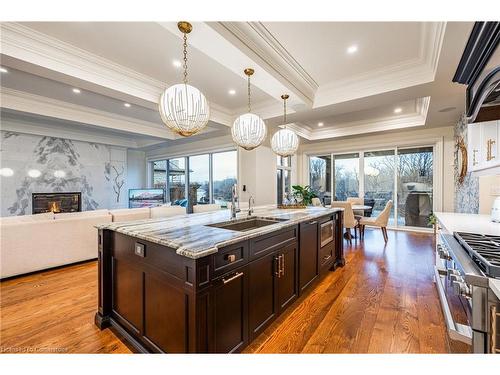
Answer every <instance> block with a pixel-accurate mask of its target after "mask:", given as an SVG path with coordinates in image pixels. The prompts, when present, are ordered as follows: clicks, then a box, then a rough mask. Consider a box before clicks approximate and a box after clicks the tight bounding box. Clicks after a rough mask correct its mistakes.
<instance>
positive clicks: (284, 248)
mask: <svg viewBox="0 0 500 375" xmlns="http://www.w3.org/2000/svg"><path fill="white" fill-rule="evenodd" d="M342 220H343V215H342V210H340V209H337V208H333V209H331V208H321V207H320V208H307V209H295V210H290V209H286V210H283V209H265V210H256V211H255V212H254V214H253V215H252V216H250V217H249V216H248V215H247V213H246V212H241V213H239V214H238V215H237V217H236V219H232V220H231V219H230V212H229V211H227V210H221V211H216V212H210V213H202V214H191V215H183V216H175V217H170V218H164V219H149V220H141V221H134V222H125V223H111V224H105V225H101V226H99V227H98V229H99V236H98V249H99V251H98V259H99V267H98V278H99V293H98V311H97V313H96V317H95V322H96V324H97V326H98V327H100V328H101V329H105V328H107V327H109V326H113V327H114V328H115V329H116V330H117V331H118V332H119V333H120V334H121V336H122V337H123V338H124V339H125V340H127V341H128V342H129V343H130V344H131V345H132V346H134V347H135V348H136V350H138V351H140V352H160V353H162V352H163V353H231V352H239V351H241V350H242V349H243V348H244V347H246V346H247V345H248V344H249V343H250V342H251V341H252V340H253V339H255V338H256V337H257V336H258V335H259V334H260V333H262V332H263V331H264V330H265V328H267V327H268V326H269V325H270V324H271V323H272V322H273V321H274V320H275V319H276V318H277V317H278V316H279V315H280V314H281V313H282V312H283V311H284V310H285V309H286V308H287V307H289V306H290V305H291V304H292V303H293V302H294V301H295V300H296V299H297V298H298V297H299V296H300V294H301V293H303V292H304V291H306V290H307V289H308V288H311V287H312V286H313V285H314V284H315V281H316V280H318V279H319V278H320V277H321V276H322V275H324V274H326V273H327V272H328V271H329V270H334V269H335V268H336V267H338V266H343V265H344V263H345V261H344V256H343V241H342V233H343V225H342Z"/></svg>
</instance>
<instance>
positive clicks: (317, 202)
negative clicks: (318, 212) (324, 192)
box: [311, 198, 323, 207]
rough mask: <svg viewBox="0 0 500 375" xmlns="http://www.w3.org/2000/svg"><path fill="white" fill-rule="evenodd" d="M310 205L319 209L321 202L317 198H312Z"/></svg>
mask: <svg viewBox="0 0 500 375" xmlns="http://www.w3.org/2000/svg"><path fill="white" fill-rule="evenodd" d="M311 203H312V205H313V206H314V207H321V206H323V205H322V204H321V200H320V199H319V198H313V199H312V200H311Z"/></svg>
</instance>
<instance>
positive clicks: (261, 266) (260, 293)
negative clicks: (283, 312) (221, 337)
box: [248, 253, 278, 341]
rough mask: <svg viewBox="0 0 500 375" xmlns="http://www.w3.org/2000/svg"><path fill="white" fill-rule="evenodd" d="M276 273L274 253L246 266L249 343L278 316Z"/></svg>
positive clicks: (276, 266)
mask: <svg viewBox="0 0 500 375" xmlns="http://www.w3.org/2000/svg"><path fill="white" fill-rule="evenodd" d="M277 273H278V256H277V255H276V253H271V254H268V255H266V256H264V257H262V258H260V259H257V260H254V261H253V262H251V263H250V264H249V265H248V274H249V278H248V290H249V304H248V320H249V325H250V341H251V340H253V339H254V338H255V337H257V336H258V335H259V334H260V333H261V332H262V331H264V329H266V327H267V326H268V325H269V324H271V322H272V321H273V320H274V318H275V317H276V316H277V314H278V309H277V307H278V306H277V298H276V292H277V287H276V282H277V280H278V279H277Z"/></svg>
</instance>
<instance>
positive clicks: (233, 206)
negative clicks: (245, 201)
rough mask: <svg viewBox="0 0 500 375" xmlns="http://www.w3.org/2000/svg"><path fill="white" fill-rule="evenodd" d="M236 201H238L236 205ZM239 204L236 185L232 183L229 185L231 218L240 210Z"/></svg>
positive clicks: (234, 217)
mask: <svg viewBox="0 0 500 375" xmlns="http://www.w3.org/2000/svg"><path fill="white" fill-rule="evenodd" d="M236 202H238V207H236ZM239 206H240V204H239V198H238V185H236V184H234V185H233V186H232V187H231V219H236V213H237V212H240V211H241V210H240V207H239Z"/></svg>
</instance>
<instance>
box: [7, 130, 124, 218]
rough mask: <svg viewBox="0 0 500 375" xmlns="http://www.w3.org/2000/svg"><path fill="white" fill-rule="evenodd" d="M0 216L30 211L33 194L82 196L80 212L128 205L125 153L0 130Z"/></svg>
mask: <svg viewBox="0 0 500 375" xmlns="http://www.w3.org/2000/svg"><path fill="white" fill-rule="evenodd" d="M0 133H1V148H0V160H1V168H2V170H3V171H5V170H8V173H7V175H5V174H3V175H2V176H0V178H1V185H0V192H1V196H2V199H1V207H0V209H1V216H18V215H29V214H31V213H32V193H54V192H81V209H82V211H89V210H96V209H100V208H106V209H113V208H122V207H127V193H126V192H127V191H128V186H127V149H126V148H124V147H116V146H110V145H104V144H99V143H90V142H83V141H75V140H70V139H65V138H56V137H48V136H39V135H32V134H24V133H17V132H7V131H1V132H0Z"/></svg>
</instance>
